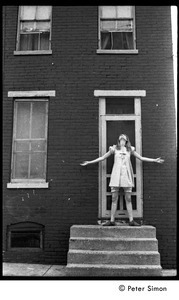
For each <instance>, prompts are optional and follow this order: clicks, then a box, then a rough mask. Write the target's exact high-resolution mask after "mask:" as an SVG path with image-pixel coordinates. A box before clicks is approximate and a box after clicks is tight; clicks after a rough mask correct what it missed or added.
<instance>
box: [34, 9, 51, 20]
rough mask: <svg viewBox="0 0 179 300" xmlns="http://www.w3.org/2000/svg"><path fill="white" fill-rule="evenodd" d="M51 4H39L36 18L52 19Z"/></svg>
mask: <svg viewBox="0 0 179 300" xmlns="http://www.w3.org/2000/svg"><path fill="white" fill-rule="evenodd" d="M51 9H52V7H51V6H37V13H36V19H37V20H47V19H50V15H51Z"/></svg>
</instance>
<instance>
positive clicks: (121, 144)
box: [119, 138, 126, 147]
mask: <svg viewBox="0 0 179 300" xmlns="http://www.w3.org/2000/svg"><path fill="white" fill-rule="evenodd" d="M119 145H120V146H122V147H124V146H125V145H126V140H125V139H123V138H121V139H120V140H119Z"/></svg>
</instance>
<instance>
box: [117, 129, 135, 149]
mask: <svg viewBox="0 0 179 300" xmlns="http://www.w3.org/2000/svg"><path fill="white" fill-rule="evenodd" d="M121 135H125V136H126V139H127V141H126V144H125V146H126V149H127V151H130V152H131V151H132V148H131V142H130V140H129V137H128V136H127V134H124V133H123V134H121ZM121 135H120V136H121ZM120 136H119V137H120ZM119 137H118V139H117V145H116V147H117V149H119V150H120V149H121V146H120V141H119Z"/></svg>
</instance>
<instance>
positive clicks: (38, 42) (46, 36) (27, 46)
mask: <svg viewBox="0 0 179 300" xmlns="http://www.w3.org/2000/svg"><path fill="white" fill-rule="evenodd" d="M51 16H52V6H28V5H27V6H20V7H19V22H18V23H19V24H18V32H17V46H16V50H17V51H28V52H29V51H36V52H37V51H44V50H45V51H48V50H50V49H51Z"/></svg>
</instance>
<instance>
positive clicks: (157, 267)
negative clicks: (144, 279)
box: [66, 263, 162, 270]
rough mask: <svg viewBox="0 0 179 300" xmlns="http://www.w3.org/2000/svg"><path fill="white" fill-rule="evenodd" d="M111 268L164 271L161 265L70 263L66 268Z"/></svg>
mask: <svg viewBox="0 0 179 300" xmlns="http://www.w3.org/2000/svg"><path fill="white" fill-rule="evenodd" d="M76 267H77V268H105V269H106V268H110V269H121V268H124V269H130V268H132V269H139V270H141V269H158V270H162V267H161V266H160V265H111V264H73V263H69V264H67V265H66V268H76Z"/></svg>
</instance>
